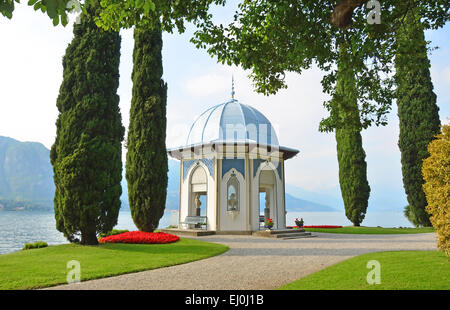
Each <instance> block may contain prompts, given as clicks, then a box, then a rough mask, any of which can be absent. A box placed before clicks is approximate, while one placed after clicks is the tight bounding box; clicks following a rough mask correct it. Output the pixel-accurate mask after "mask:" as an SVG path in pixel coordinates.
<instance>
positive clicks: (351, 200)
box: [332, 43, 370, 226]
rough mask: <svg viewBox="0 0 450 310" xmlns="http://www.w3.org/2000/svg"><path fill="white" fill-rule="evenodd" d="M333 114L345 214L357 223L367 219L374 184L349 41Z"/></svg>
mask: <svg viewBox="0 0 450 310" xmlns="http://www.w3.org/2000/svg"><path fill="white" fill-rule="evenodd" d="M335 93H336V95H335V98H334V103H333V109H332V113H334V116H335V119H336V120H337V123H336V143H337V156H338V162H339V183H340V187H341V194H342V198H343V200H344V206H345V215H346V216H347V218H348V219H349V220H350V221H351V222H352V223H353V225H355V226H359V225H360V224H361V223H362V221H363V220H364V217H365V214H366V210H367V206H368V201H369V195H370V187H369V183H368V181H367V171H366V170H367V164H366V161H365V157H366V154H365V152H364V149H363V146H362V138H361V128H362V126H361V121H360V115H359V109H358V101H357V93H356V86H355V76H354V72H353V68H352V65H351V61H350V57H349V51H348V47H347V45H346V43H341V45H340V51H339V59H338V75H337V83H336V92H335Z"/></svg>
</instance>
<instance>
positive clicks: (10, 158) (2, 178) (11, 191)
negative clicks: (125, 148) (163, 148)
mask: <svg viewBox="0 0 450 310" xmlns="http://www.w3.org/2000/svg"><path fill="white" fill-rule="evenodd" d="M168 176H169V180H168V186H167V200H166V210H178V204H179V197H178V192H179V186H180V185H179V180H180V164H179V162H178V161H176V160H172V159H170V160H169V172H168ZM121 184H122V196H121V201H122V208H121V210H129V209H130V207H129V205H128V188H127V183H126V179H125V164H124V171H123V177H122V182H121ZM289 189H291V190H289ZM54 191H55V185H54V183H53V169H52V166H51V164H50V151H49V150H48V149H47V148H46V147H45V146H44V145H42V144H41V143H37V142H20V141H17V140H14V139H12V138H8V137H2V136H0V210H1V209H16V210H22V209H30V210H53V195H54ZM286 192H287V194H286V209H287V211H335V210H336V209H334V208H332V207H330V206H329V205H331V206H335V202H336V201H338V200H336V199H332V198H330V199H329V200H326V201H328V202H329V203H327V202H325V203H324V202H323V197H325V196H322V195H320V194H317V193H316V194H311V193H307V192H306V191H304V190H302V189H300V188H295V187H290V186H289V185H286ZM298 197H302V198H305V199H307V200H305V199H300V198H298ZM317 199H318V200H317ZM313 201H317V202H313Z"/></svg>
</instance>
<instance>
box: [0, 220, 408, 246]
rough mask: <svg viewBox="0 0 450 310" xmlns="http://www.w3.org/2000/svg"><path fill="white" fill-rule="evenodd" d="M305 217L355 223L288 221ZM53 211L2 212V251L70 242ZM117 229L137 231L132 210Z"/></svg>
mask: <svg viewBox="0 0 450 310" xmlns="http://www.w3.org/2000/svg"><path fill="white" fill-rule="evenodd" d="M297 217H302V218H303V220H304V221H305V225H342V226H347V225H351V223H350V222H349V221H348V220H347V218H346V217H345V214H344V211H342V212H288V213H287V215H286V224H287V225H288V226H291V225H292V226H294V225H295V223H294V220H295V218H297ZM177 221H178V212H176V211H172V212H166V213H165V214H164V216H163V217H162V218H161V220H160V223H159V227H160V228H164V227H167V226H169V225H176V224H177ZM362 225H364V226H382V227H399V226H402V227H412V225H411V224H410V223H409V222H408V221H407V220H406V218H405V217H404V216H403V213H402V212H368V213H367V214H366V218H365V220H364V222H363V224H362ZM55 227H56V223H55V218H54V214H53V213H52V212H36V211H1V212H0V254H4V253H10V252H14V251H18V250H21V249H22V248H23V246H24V244H25V243H27V242H35V241H45V242H47V243H48V244H49V245H55V244H62V243H67V240H66V239H65V238H64V236H63V234H62V233H60V232H59V231H58V230H56V228H55ZM115 228H116V229H128V230H136V229H137V228H136V226H135V225H134V223H133V219H132V218H131V213H130V212H125V211H124V212H120V213H119V219H118V224H117V225H116V227H115Z"/></svg>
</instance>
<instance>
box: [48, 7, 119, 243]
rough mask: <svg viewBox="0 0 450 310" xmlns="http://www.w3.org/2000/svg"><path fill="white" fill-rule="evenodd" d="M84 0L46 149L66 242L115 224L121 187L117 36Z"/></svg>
mask: <svg viewBox="0 0 450 310" xmlns="http://www.w3.org/2000/svg"><path fill="white" fill-rule="evenodd" d="M97 8H98V7H97V6H96V4H95V3H92V4H91V2H89V3H87V4H86V9H87V12H86V13H84V14H83V15H82V16H81V23H80V24H76V25H74V30H73V32H74V38H73V40H72V42H71V43H70V45H69V46H68V47H67V50H66V54H65V56H64V58H63V68H64V71H63V81H62V84H61V87H60V92H59V96H58V99H57V103H56V104H57V107H58V111H59V115H58V119H57V121H56V127H57V132H56V140H55V143H54V144H53V146H52V148H51V151H50V160H51V163H52V165H53V171H54V182H55V186H56V190H55V198H54V205H55V218H56V225H57V229H58V230H59V231H61V232H63V233H64V235H65V237H66V238H67V239H68V240H69V241H70V242H76V241H78V239H77V236H79V235H81V243H82V244H97V242H98V241H97V233H99V232H107V231H110V230H111V229H112V228H113V227H114V226H115V225H116V224H117V218H118V214H119V209H120V195H121V193H122V189H121V185H120V180H121V178H122V161H121V160H122V159H121V152H122V148H121V142H122V140H123V135H124V128H123V126H122V121H121V115H120V109H119V96H118V95H117V94H116V91H117V87H118V85H119V59H120V36H119V33H118V32H106V31H103V30H102V29H99V28H98V27H97V26H96V25H95V22H94V20H93V16H95V14H96V9H97Z"/></svg>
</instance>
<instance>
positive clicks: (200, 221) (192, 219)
mask: <svg viewBox="0 0 450 310" xmlns="http://www.w3.org/2000/svg"><path fill="white" fill-rule="evenodd" d="M180 224H188V225H189V224H190V225H195V228H200V227H201V226H203V225H204V226H205V229H206V216H186V218H185V219H184V222H181V223H180Z"/></svg>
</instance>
